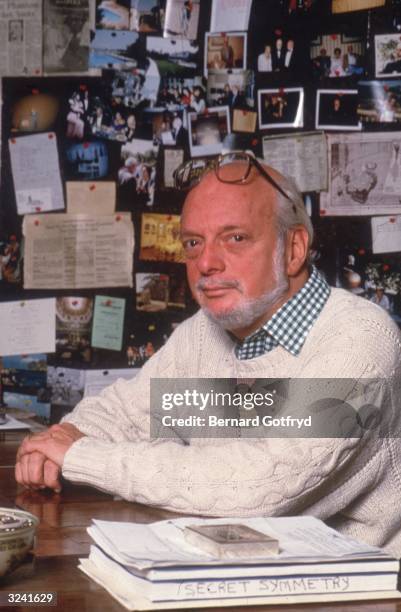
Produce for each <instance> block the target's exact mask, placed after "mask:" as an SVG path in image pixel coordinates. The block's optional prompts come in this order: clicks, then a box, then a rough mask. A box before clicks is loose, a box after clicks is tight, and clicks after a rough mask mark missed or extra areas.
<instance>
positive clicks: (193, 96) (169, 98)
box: [156, 76, 206, 112]
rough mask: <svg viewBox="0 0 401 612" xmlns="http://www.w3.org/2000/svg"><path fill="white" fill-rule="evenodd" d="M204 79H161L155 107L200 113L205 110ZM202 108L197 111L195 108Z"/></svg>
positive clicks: (199, 77) (198, 77)
mask: <svg viewBox="0 0 401 612" xmlns="http://www.w3.org/2000/svg"><path fill="white" fill-rule="evenodd" d="M203 82H204V77H201V76H197V77H194V78H180V77H162V79H161V82H160V89H159V93H158V96H157V102H156V107H159V108H167V109H168V110H185V109H187V110H192V111H194V112H202V111H203V110H205V108H206V91H205V88H204V83H203ZM199 106H203V108H200V109H199V110H197V107H199Z"/></svg>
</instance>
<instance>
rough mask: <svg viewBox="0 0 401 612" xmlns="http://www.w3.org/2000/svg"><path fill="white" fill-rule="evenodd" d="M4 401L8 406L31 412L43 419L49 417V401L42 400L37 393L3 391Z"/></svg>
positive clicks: (46, 419)
mask: <svg viewBox="0 0 401 612" xmlns="http://www.w3.org/2000/svg"><path fill="white" fill-rule="evenodd" d="M3 400H4V403H5V404H6V406H7V407H8V408H18V409H19V410H23V411H24V412H32V413H34V414H35V415H36V416H38V417H41V418H42V419H44V420H45V421H48V420H49V419H50V408H51V406H50V402H42V401H40V399H39V398H38V396H37V395H32V394H25V393H14V392H12V391H5V392H4V395H3Z"/></svg>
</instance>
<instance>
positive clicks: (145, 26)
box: [129, 0, 165, 34]
mask: <svg viewBox="0 0 401 612" xmlns="http://www.w3.org/2000/svg"><path fill="white" fill-rule="evenodd" d="M164 4H165V2H163V0H131V9H130V26H129V29H130V30H135V31H136V32H143V33H145V34H161V32H162V29H163V23H164V8H163V6H164Z"/></svg>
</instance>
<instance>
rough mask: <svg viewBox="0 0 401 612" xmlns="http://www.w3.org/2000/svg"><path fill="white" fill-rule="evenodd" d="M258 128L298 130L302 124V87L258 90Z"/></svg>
mask: <svg viewBox="0 0 401 612" xmlns="http://www.w3.org/2000/svg"><path fill="white" fill-rule="evenodd" d="M258 112H259V128H260V129H261V130H262V129H265V128H274V129H275V128H299V127H303V124H304V90H303V88H302V87H286V88H285V89H284V88H283V87H281V88H280V89H259V90H258Z"/></svg>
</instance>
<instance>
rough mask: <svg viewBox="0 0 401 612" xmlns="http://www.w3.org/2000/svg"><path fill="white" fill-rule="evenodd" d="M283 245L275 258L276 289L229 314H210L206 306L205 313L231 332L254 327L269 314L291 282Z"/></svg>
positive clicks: (249, 301)
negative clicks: (263, 316)
mask: <svg viewBox="0 0 401 612" xmlns="http://www.w3.org/2000/svg"><path fill="white" fill-rule="evenodd" d="M283 246H284V245H283V244H277V247H276V252H275V254H274V258H273V265H274V267H273V269H274V273H275V287H274V289H269V290H268V291H266V292H265V293H263V294H262V295H261V296H259V297H258V298H248V299H244V300H242V302H241V304H239V305H238V306H237V307H236V308H233V309H231V310H230V311H227V312H221V313H219V314H215V313H213V312H210V311H209V309H208V308H207V307H206V306H201V308H202V310H203V311H204V313H205V314H206V315H207V316H208V317H209V319H211V320H212V321H214V323H217V324H218V325H220V327H223V329H227V330H229V331H235V330H236V329H241V328H243V327H248V326H249V325H252V323H253V322H254V321H256V320H257V319H259V318H260V317H261V316H262V315H263V314H265V313H267V312H268V311H269V310H270V309H271V308H272V307H273V306H275V305H276V304H277V302H278V301H279V300H280V299H281V298H282V297H283V295H284V294H285V293H286V292H287V291H288V287H289V282H288V278H287V276H286V275H285V272H284V249H283Z"/></svg>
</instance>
